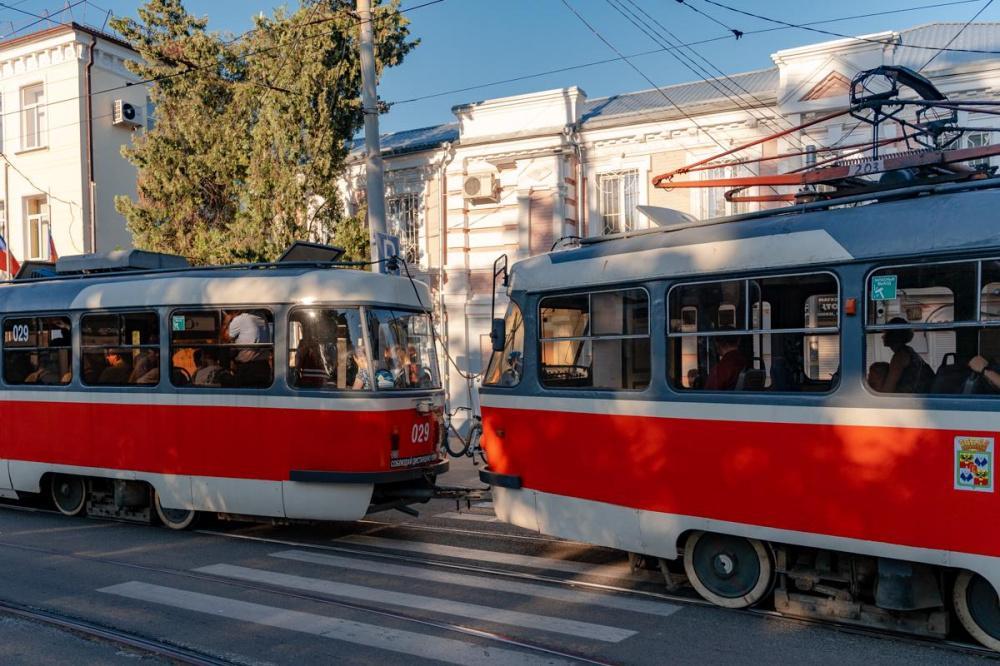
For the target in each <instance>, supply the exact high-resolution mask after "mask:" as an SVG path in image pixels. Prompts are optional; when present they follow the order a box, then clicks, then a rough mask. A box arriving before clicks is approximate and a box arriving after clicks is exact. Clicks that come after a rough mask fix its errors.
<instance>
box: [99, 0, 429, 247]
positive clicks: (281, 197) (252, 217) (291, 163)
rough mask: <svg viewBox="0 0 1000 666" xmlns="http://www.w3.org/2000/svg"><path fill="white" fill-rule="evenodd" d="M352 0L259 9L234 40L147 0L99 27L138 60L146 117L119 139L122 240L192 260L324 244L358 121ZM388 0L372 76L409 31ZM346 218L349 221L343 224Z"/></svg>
mask: <svg viewBox="0 0 1000 666" xmlns="http://www.w3.org/2000/svg"><path fill="white" fill-rule="evenodd" d="M353 8H354V1H353V0H315V1H313V2H308V1H307V0H303V2H302V4H301V5H300V6H299V7H298V8H297V9H296V10H295V11H294V12H291V13H288V12H287V11H286V10H285V9H283V8H279V9H278V10H276V11H275V12H274V14H273V16H271V17H263V16H259V17H257V18H256V19H255V21H254V26H253V29H252V30H251V31H249V32H247V33H244V35H241V36H240V37H238V38H227V37H226V36H225V35H222V34H220V33H217V32H210V31H209V30H208V28H207V23H208V22H207V19H205V18H199V17H195V16H192V15H191V14H189V13H188V12H187V10H186V9H185V8H184V5H183V3H182V1H181V0H148V1H147V2H146V4H144V5H143V6H142V7H140V9H139V10H138V19H137V20H136V19H131V18H124V17H123V18H116V19H113V22H112V27H113V28H114V29H115V30H116V31H118V33H119V34H121V35H122V37H123V38H124V39H126V40H127V41H129V42H130V43H131V44H132V45H133V46H134V47H135V48H136V50H137V51H138V52H139V54H140V55H141V56H142V58H143V62H140V63H134V64H130V65H129V67H130V69H131V70H132V71H133V72H134V73H135V74H137V75H138V76H139V77H141V78H142V79H144V80H151V81H153V83H152V84H151V85H150V97H151V99H152V101H153V103H154V105H155V109H156V110H155V126H154V127H153V129H151V130H149V131H147V132H145V133H143V134H141V135H137V138H136V140H135V141H134V142H133V144H132V145H131V146H127V147H125V148H124V149H123V154H124V155H125V157H126V158H127V159H128V160H129V161H131V162H132V163H133V164H134V165H135V166H136V167H137V168H138V171H139V174H138V197H137V199H136V200H132V199H130V198H128V197H119V198H118V199H117V200H116V202H115V204H116V207H117V209H118V210H119V212H121V213H122V215H124V216H125V219H126V220H127V222H128V226H129V229H130V230H131V232H132V234H133V236H134V238H135V242H136V245H137V246H138V247H141V248H145V249H149V250H155V251H162V252H175V253H179V254H183V255H185V256H187V257H188V258H189V259H191V260H192V261H193V262H195V263H231V262H236V261H267V260H271V259H274V258H275V257H277V255H279V254H280V253H281V252H282V251H283V250H284V249H285V247H287V246H288V244H289V243H290V242H291V241H293V240H300V239H318V240H328V239H330V238H331V237H332V236H333V235H334V234H335V232H336V231H337V227H338V223H339V222H340V221H341V220H342V219H343V218H344V214H343V208H342V206H341V205H340V201H339V198H338V189H337V180H338V177H339V176H340V175H341V174H342V173H343V171H344V167H345V164H344V163H345V159H346V157H347V151H348V147H347V146H348V141H349V140H350V139H351V137H353V136H354V135H355V134H356V133H357V132H358V130H359V129H360V128H361V126H362V124H363V121H364V118H363V115H362V109H361V94H360V91H361V69H360V62H359V58H358V55H357V53H358V45H357V37H358V22H357V18H356V16H355V14H354V11H353ZM407 24H408V21H407V20H406V19H405V18H404V17H403V16H402V15H401V14H400V13H399V5H398V0H390V1H389V2H387V3H379V4H377V6H376V7H375V9H374V19H373V28H374V33H375V57H376V68H377V73H378V74H379V75H381V73H382V71H383V70H384V68H385V67H391V66H395V65H398V64H399V63H401V62H402V60H403V58H404V57H405V55H406V54H407V53H408V52H409V51H410V50H411V49H413V48H414V47H415V46H416V44H417V41H416V40H411V39H410V38H409V30H408V28H407ZM353 226H354V227H356V226H357V225H356V224H355V225H353Z"/></svg>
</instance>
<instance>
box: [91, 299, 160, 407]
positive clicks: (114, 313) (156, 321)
mask: <svg viewBox="0 0 1000 666" xmlns="http://www.w3.org/2000/svg"><path fill="white" fill-rule="evenodd" d="M129 316H141V317H151V318H152V324H153V326H152V327H151V328H150V329H148V330H150V331H152V332H153V335H155V338H156V342H145V343H139V344H131V343H129V342H128V341H126V340H125V338H124V335H125V320H126V318H127V317H129ZM99 317H115V318H117V319H118V322H117V323H118V344H87V343H86V342H85V336H86V332H85V330H84V329H85V326H86V324H85V320H87V319H92V318H99ZM79 328H80V383H81V384H83V385H84V386H89V387H92V388H99V387H102V386H113V387H116V388H146V389H150V388H157V387H158V386H159V385H160V380H161V376H160V369H161V366H162V365H163V363H162V358H161V357H162V355H163V350H162V349H161V344H160V343H161V342H162V341H161V339H160V313H159V312H157V311H156V310H106V311H97V312H95V311H91V312H86V313H82V314H81V315H80V319H79ZM110 350H118V351H122V352H124V353H133V357H134V358H133V365H132V367H131V372H130V373H129V376H128V377H127V378H126V380H125V381H121V382H118V381H106V382H101V381H100V376H98V380H97V381H93V382H91V381H87V373H86V372H85V366H86V362H87V355H88V353H90V354H93V353H95V352H96V351H100V353H101V356H102V357H103V356H106V355H107V353H108V351H110ZM150 350H152V351H155V352H156V365H155V368H154V367H147V369H146V371H147V373H149V372H151V371H152V370H153V369H155V370H156V372H157V374H156V381H155V382H139V381H138V380H139V379H141V378H142V377H143V376H146V375H141V376H139V377H136V378H135V380H136V381H132V375H133V374H134V372H135V357H136V354H135V353H134V352H138V353H140V354H141V353H142V352H143V351H150Z"/></svg>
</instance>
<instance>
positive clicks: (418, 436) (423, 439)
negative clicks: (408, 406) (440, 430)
mask: <svg viewBox="0 0 1000 666" xmlns="http://www.w3.org/2000/svg"><path fill="white" fill-rule="evenodd" d="M429 441H431V422H430V421H426V422H424V423H414V424H413V427H412V428H410V442H411V443H412V444H425V443H427V442H429Z"/></svg>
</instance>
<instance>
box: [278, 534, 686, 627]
mask: <svg viewBox="0 0 1000 666" xmlns="http://www.w3.org/2000/svg"><path fill="white" fill-rule="evenodd" d="M271 557H280V558H282V559H286V560H295V561H297V562H308V563H310V564H320V565H323V566H327V567H337V568H340V569H353V570H355V571H367V572H371V573H377V574H384V575H387V576H399V577H402V578H411V579H414V580H422V581H430V582H433V583H441V584H443V585H461V586H463V587H472V588H477V589H482V590H491V591H496V592H508V593H511V594H523V595H527V596H531V597H539V598H543V599H553V600H555V601H560V602H564V603H573V604H582V605H586V606H600V607H603V608H611V609H614V610H623V611H631V612H634V613H645V614H647V615H659V616H661V617H668V616H670V615H673V614H674V613H676V612H677V611H679V610H680V606H675V605H673V604H669V603H666V602H663V601H648V600H646V599H633V598H630V597H621V596H612V595H607V594H595V593H593V592H584V591H582V590H565V589H560V588H554V587H550V586H548V585H538V584H535V583H522V582H520V581H513V580H506V579H503V578H492V577H490V578H487V577H485V576H471V575H469V574H459V573H451V572H448V571H439V570H437V569H431V568H422V567H411V566H406V565H401V564H392V563H389V562H377V561H371V560H361V559H356V558H348V557H340V556H337V555H326V554H323V553H311V552H308V551H304V550H285V551H281V552H278V553H271Z"/></svg>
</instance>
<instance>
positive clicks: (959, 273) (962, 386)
mask: <svg viewBox="0 0 1000 666" xmlns="http://www.w3.org/2000/svg"><path fill="white" fill-rule="evenodd" d="M866 286H867V293H868V307H867V317H866V335H865V342H866V358H865V361H866V366H865V367H866V369H867V378H866V381H867V384H868V386H869V388H871V389H872V390H873V391H875V392H877V393H890V394H925V395H926V394H931V395H957V396H961V395H996V394H1000V355H998V351H1000V350H998V349H997V346H998V344H997V343H998V341H1000V339H998V337H997V336H998V334H1000V328H998V327H1000V307H998V306H1000V261H997V260H985V261H949V262H940V263H923V264H916V265H904V266H891V267H885V268H880V269H878V270H876V271H874V272H872V274H871V275H870V276H869V277H868V280H867V284H866ZM994 380H995V381H994Z"/></svg>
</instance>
